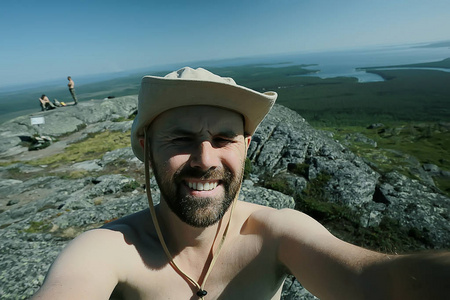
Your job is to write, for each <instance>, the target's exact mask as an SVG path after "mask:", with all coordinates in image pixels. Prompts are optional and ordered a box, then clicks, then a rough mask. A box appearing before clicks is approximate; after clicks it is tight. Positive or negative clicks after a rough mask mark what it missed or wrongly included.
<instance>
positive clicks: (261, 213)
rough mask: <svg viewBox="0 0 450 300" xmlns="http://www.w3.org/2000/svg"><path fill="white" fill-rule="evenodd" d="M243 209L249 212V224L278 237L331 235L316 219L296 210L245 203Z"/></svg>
mask: <svg viewBox="0 0 450 300" xmlns="http://www.w3.org/2000/svg"><path fill="white" fill-rule="evenodd" d="M243 207H244V209H246V210H248V211H249V213H248V222H249V223H252V224H255V225H256V226H261V227H263V228H264V230H269V231H271V232H272V233H273V234H276V235H286V234H295V235H296V236H299V235H304V234H305V235H311V234H317V233H321V234H330V233H329V232H328V230H327V229H326V228H325V227H323V226H322V225H321V224H320V223H319V222H317V221H316V220H315V219H313V218H311V217H310V216H308V215H307V214H304V213H302V212H300V211H297V210H294V209H289V208H284V209H280V210H278V209H274V208H270V207H266V206H261V205H257V204H251V203H245V204H243ZM330 235H331V234H330Z"/></svg>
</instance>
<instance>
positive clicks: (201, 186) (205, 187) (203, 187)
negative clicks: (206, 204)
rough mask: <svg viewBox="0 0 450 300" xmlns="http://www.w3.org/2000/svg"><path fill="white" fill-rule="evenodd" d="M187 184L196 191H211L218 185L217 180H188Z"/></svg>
mask: <svg viewBox="0 0 450 300" xmlns="http://www.w3.org/2000/svg"><path fill="white" fill-rule="evenodd" d="M187 184H188V186H189V187H190V188H191V189H193V190H196V191H210V190H213V189H215V188H216V187H217V182H205V183H203V182H188V183H187Z"/></svg>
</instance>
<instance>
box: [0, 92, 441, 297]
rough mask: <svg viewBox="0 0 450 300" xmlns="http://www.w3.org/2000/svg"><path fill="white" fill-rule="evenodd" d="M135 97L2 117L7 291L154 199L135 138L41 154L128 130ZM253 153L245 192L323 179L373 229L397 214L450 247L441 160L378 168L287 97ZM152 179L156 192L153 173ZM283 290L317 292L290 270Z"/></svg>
mask: <svg viewBox="0 0 450 300" xmlns="http://www.w3.org/2000/svg"><path fill="white" fill-rule="evenodd" d="M136 104H137V96H127V97H121V98H115V99H106V100H92V101H87V102H81V103H79V105H77V106H70V107H64V108H58V109H56V110H53V111H47V112H41V113H37V114H34V116H33V117H44V118H45V124H41V125H31V122H30V116H22V117H19V118H16V119H14V120H11V121H8V122H6V123H4V124H2V125H1V126H0V137H1V138H0V178H1V181H0V240H1V243H0V257H1V258H0V298H1V299H27V298H29V297H30V296H31V295H32V294H33V293H34V292H35V291H36V290H37V289H38V288H39V286H40V285H41V284H42V282H43V279H44V276H45V273H46V272H47V270H48V267H49V266H50V264H51V262H53V260H54V259H55V257H56V255H57V254H58V253H59V251H60V250H61V249H62V247H64V245H65V244H66V243H67V242H68V241H70V240H71V239H72V238H74V237H75V236H77V235H78V234H79V233H81V232H83V231H85V230H88V229H91V228H96V227H99V226H101V225H103V224H105V223H107V222H110V221H112V220H115V219H117V218H120V217H122V216H124V215H127V214H130V213H133V212H136V211H139V210H142V209H145V208H146V207H147V200H146V196H145V194H144V185H143V183H144V180H143V168H142V163H141V162H140V161H138V160H137V159H136V158H135V157H134V155H133V153H132V151H131V148H130V147H129V146H124V147H119V148H117V149H113V150H111V151H107V152H105V153H104V154H103V155H99V156H98V157H94V158H90V157H89V156H88V155H87V156H86V157H88V158H86V159H83V158H77V159H73V160H71V161H68V162H65V163H61V164H58V163H55V162H49V163H45V164H42V163H39V162H41V161H44V160H42V159H44V158H48V157H56V156H57V155H60V154H61V153H66V152H65V151H67V149H69V148H70V147H71V146H72V145H77V144H80V143H81V142H83V141H86V140H89V139H94V141H95V139H98V143H99V147H100V146H101V143H102V140H101V139H100V138H99V136H98V134H100V133H101V134H103V135H105V136H114V135H120V134H121V135H126V133H127V132H128V131H129V129H130V127H131V123H132V121H130V117H132V116H133V114H135V112H136ZM47 145H49V146H48V147H46V148H44V149H41V150H35V151H29V148H30V146H31V148H33V147H36V148H41V147H44V146H47ZM374 147H376V145H374ZM80 151H82V150H80ZM87 152H89V151H87ZM248 158H249V161H250V162H251V164H250V165H251V171H250V170H249V171H250V172H249V175H248V176H247V179H246V180H245V181H244V183H243V187H242V192H241V194H240V198H241V199H242V200H244V201H249V202H254V203H260V204H262V205H268V206H272V207H275V208H282V207H290V208H295V207H296V208H298V207H299V203H300V202H299V201H301V199H303V198H304V197H305V195H306V194H307V192H308V191H311V189H312V187H313V186H314V184H317V182H318V179H322V180H321V181H320V184H321V185H320V188H319V190H320V193H321V197H323V198H324V199H326V201H327V202H328V203H331V204H333V205H339V206H342V207H347V208H349V210H351V211H352V212H354V213H355V216H358V220H356V221H357V222H358V224H360V225H361V227H364V228H367V229H368V230H370V229H371V228H374V229H375V228H378V226H380V224H384V223H383V222H385V220H386V219H389V220H397V221H398V226H400V227H401V228H402V229H404V230H405V232H407V233H408V234H410V235H411V236H412V238H416V239H417V240H419V241H422V242H423V243H422V244H421V246H420V247H418V248H419V249H429V248H437V249H443V248H449V247H450V225H449V209H450V199H449V198H448V197H446V196H444V194H442V193H441V192H440V191H439V190H438V189H437V188H436V187H435V186H434V185H433V183H432V177H431V175H430V174H429V172H431V171H432V172H436V171H438V170H436V169H435V168H430V166H427V167H426V168H423V166H420V165H419V166H417V165H415V166H414V167H415V168H416V169H418V170H420V174H421V178H424V180H417V179H410V178H408V177H406V176H405V175H402V174H401V173H399V172H395V171H393V172H390V173H387V174H379V173H377V172H376V171H374V170H376V168H375V167H374V166H373V165H370V166H369V164H367V163H366V162H365V161H364V160H363V159H362V158H360V157H359V156H356V155H355V154H353V153H352V152H351V151H349V150H348V149H347V148H346V147H345V146H343V145H342V144H340V143H338V142H336V141H335V140H334V139H333V137H332V136H331V134H329V133H325V132H322V131H318V130H316V129H314V128H312V127H311V126H310V125H309V124H308V123H307V122H306V121H305V120H304V119H303V118H302V117H301V116H299V115H298V114H297V113H295V112H293V111H292V110H289V109H288V108H286V107H283V106H280V105H276V106H275V107H274V109H273V110H272V111H271V113H270V114H269V116H268V117H267V118H266V119H265V120H264V122H263V123H262V125H261V126H260V127H259V129H258V131H257V133H256V134H255V136H254V137H253V140H252V143H251V146H250V149H249V154H248ZM249 169H250V168H249ZM324 178H325V179H326V180H324ZM274 180H279V181H280V182H282V183H283V184H284V185H283V189H278V190H281V191H283V192H284V193H281V192H279V191H276V190H274V189H273V184H272V189H269V188H267V187H268V186H269V184H268V183H269V182H276V181H274ZM151 188H152V193H153V194H154V197H153V198H154V199H158V193H159V192H158V190H157V189H156V184H155V182H154V180H152V187H151ZM286 191H288V192H286ZM302 197H303V198H302ZM338 224H339V223H338ZM379 238H380V239H389V237H388V236H386V237H384V236H380V237H379ZM416 248H417V247H416ZM282 299H314V296H312V295H311V294H309V293H308V292H307V291H306V290H304V289H303V288H302V287H301V285H300V284H299V283H298V282H297V281H296V280H295V279H294V278H288V279H287V280H286V282H285V286H284V290H283V296H282Z"/></svg>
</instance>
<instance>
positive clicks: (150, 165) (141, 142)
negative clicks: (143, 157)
mask: <svg viewBox="0 0 450 300" xmlns="http://www.w3.org/2000/svg"><path fill="white" fill-rule="evenodd" d="M144 144H145V139H144V138H139V145H141V148H142V151H144ZM147 151H149V150H148V149H147ZM148 164H149V167H150V168H151V167H152V163H151V162H150V160H149V161H148Z"/></svg>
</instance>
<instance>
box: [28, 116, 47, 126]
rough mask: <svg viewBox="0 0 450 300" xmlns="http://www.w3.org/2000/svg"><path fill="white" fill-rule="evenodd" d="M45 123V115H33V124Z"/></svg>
mask: <svg viewBox="0 0 450 300" xmlns="http://www.w3.org/2000/svg"><path fill="white" fill-rule="evenodd" d="M39 124H45V119H44V117H31V125H39Z"/></svg>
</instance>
